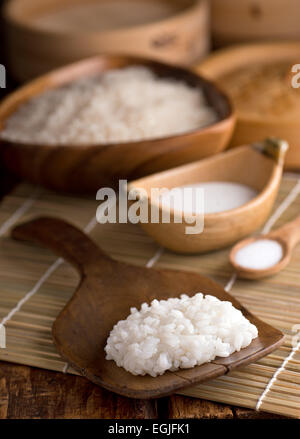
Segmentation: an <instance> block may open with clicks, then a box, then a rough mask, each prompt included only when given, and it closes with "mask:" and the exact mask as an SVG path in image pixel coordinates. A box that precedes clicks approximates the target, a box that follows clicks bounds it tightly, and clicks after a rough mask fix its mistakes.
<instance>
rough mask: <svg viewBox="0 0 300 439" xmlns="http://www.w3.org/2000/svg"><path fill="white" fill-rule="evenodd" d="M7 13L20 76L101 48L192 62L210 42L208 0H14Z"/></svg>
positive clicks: (25, 78)
mask: <svg viewBox="0 0 300 439" xmlns="http://www.w3.org/2000/svg"><path fill="white" fill-rule="evenodd" d="M93 9H94V10H93ZM62 14H63V15H64V18H62ZM3 15H4V19H5V22H6V31H7V32H6V33H7V35H6V37H7V38H6V39H5V41H6V43H7V54H8V56H9V62H10V69H11V71H12V74H13V75H14V77H15V78H16V79H17V80H19V81H28V80H29V79H33V78H35V77H37V76H38V75H42V74H45V73H47V72H49V71H50V70H53V69H56V68H58V67H62V66H64V65H66V64H69V63H73V62H75V61H79V60H81V59H84V58H88V57H91V56H95V55H99V54H102V53H106V54H116V53H117V54H118V53H124V54H127V55H134V56H145V57H150V58H153V59H157V60H160V61H165V62H170V63H173V64H179V65H186V66H189V65H192V64H194V63H195V62H198V61H199V60H200V59H201V58H202V57H203V56H205V55H206V54H207V53H208V50H209V46H210V33H209V5H208V1H207V0H172V1H169V0H155V1H149V0H89V1H88V2H87V1H86V0H43V2H41V1H40V0H10V1H9V2H6V4H5V7H4V11H3ZM87 15H88V16H87Z"/></svg>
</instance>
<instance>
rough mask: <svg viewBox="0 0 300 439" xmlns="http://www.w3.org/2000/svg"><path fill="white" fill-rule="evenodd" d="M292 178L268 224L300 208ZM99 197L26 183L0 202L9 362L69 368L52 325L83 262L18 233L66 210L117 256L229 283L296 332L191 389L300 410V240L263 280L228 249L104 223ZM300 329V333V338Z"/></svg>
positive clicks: (1, 314)
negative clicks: (171, 248) (191, 252)
mask: <svg viewBox="0 0 300 439" xmlns="http://www.w3.org/2000/svg"><path fill="white" fill-rule="evenodd" d="M298 178H300V177H297V176H286V177H285V178H284V180H283V181H282V184H281V188H280V192H279V195H278V198H277V202H276V206H275V208H274V210H273V215H272V217H271V220H270V221H269V222H268V224H267V225H266V230H268V229H271V228H273V227H276V228H277V227H279V226H281V225H282V224H284V223H285V222H287V221H290V220H292V219H293V218H295V217H296V216H297V215H298V214H299V213H300V180H298ZM96 208H97V202H96V201H95V199H87V198H78V197H76V198H75V197H71V196H64V195H58V194H55V193H53V192H50V191H47V190H44V189H39V188H37V189H36V188H34V187H32V186H30V185H25V184H22V185H20V186H18V187H17V188H16V189H15V190H14V191H13V192H12V193H11V194H10V195H8V196H7V197H6V198H5V199H4V200H3V202H2V204H0V239H1V245H0V323H2V324H3V325H5V327H6V332H7V347H6V349H0V360H5V361H10V362H15V363H20V364H25V365H29V366H35V367H40V368H45V369H50V370H55V371H61V372H64V373H76V372H75V371H73V370H72V369H71V368H69V367H68V365H67V364H66V363H64V362H63V361H62V360H61V359H60V356H59V354H58V353H57V352H56V349H55V346H54V344H53V342H52V339H51V326H52V323H53V321H54V320H55V318H56V316H57V315H58V313H59V312H60V310H61V309H62V308H63V306H64V305H65V304H66V303H67V302H68V300H69V299H70V298H71V296H72V294H73V292H74V289H75V287H76V285H77V283H78V280H79V278H78V275H77V273H76V272H75V271H74V269H73V268H72V267H71V266H70V265H69V264H67V263H65V262H64V261H63V260H62V259H59V258H57V257H56V256H55V255H53V253H51V252H50V251H48V250H47V249H43V248H39V247H36V246H31V245H29V244H23V243H19V242H15V241H13V240H12V239H11V238H10V236H9V234H10V229H11V227H13V226H14V225H16V224H17V223H20V222H22V221H24V220H29V219H31V218H33V217H36V216H40V215H43V216H45V215H50V216H57V217H62V218H65V219H66V220H69V221H71V222H73V223H74V224H75V225H77V226H79V227H81V228H82V229H85V231H86V232H88V233H89V234H90V236H91V237H92V238H93V239H94V240H95V241H96V242H98V244H99V245H100V246H101V247H102V248H103V249H104V250H105V251H106V252H107V253H109V254H110V255H111V256H113V257H114V258H116V259H118V260H122V261H127V262H131V263H133V264H138V265H146V266H148V267H151V266H157V267H165V268H173V269H184V270H191V271H195V272H199V273H201V274H204V275H207V276H209V277H211V278H213V279H214V280H216V281H217V282H219V283H221V284H222V285H224V286H225V287H226V289H227V290H228V291H230V292H231V294H233V295H234V296H235V297H236V298H237V299H239V300H240V301H241V302H242V303H243V305H245V306H246V307H248V308H249V310H251V311H252V312H253V313H255V314H256V315H257V316H258V317H260V318H261V319H263V320H264V321H266V322H267V323H269V324H271V325H273V326H275V327H277V328H278V329H280V330H281V331H282V332H284V333H285V334H286V338H285V342H284V344H283V345H282V347H281V348H280V349H278V350H277V351H275V352H273V353H272V354H271V355H268V356H267V357H265V358H263V359H261V360H260V361H258V362H257V363H255V364H251V365H249V366H247V367H243V368H239V369H237V370H235V371H233V372H231V373H229V374H228V375H225V376H223V377H221V378H218V379H215V380H211V381H209V382H207V383H204V384H200V385H197V386H193V387H191V388H188V389H184V391H182V392H181V393H182V394H184V395H189V396H193V397H197V398H203V399H208V400H212V401H216V402H222V403H227V404H231V405H237V406H244V407H248V408H253V409H257V410H262V411H267V412H272V413H277V414H281V415H287V416H293V417H296V418H300V350H299V347H300V335H299V334H300V270H299V267H300V245H299V246H298V247H297V248H296V250H295V252H294V255H293V259H292V261H291V264H290V265H289V266H288V268H287V269H285V270H284V271H283V272H281V273H280V274H278V275H276V276H275V277H272V278H270V279H266V280H264V281H260V282H249V281H242V280H236V279H235V276H234V274H233V273H232V270H231V268H230V266H229V264H228V250H225V251H219V252H217V253H211V254H207V255H202V256H182V255H176V254H173V253H171V252H168V251H166V250H162V249H160V248H158V247H157V245H156V244H155V243H154V242H153V241H152V240H151V238H149V237H148V236H146V235H145V234H144V233H143V231H142V230H141V229H140V228H139V227H138V226H134V225H131V224H112V225H111V224H107V225H100V224H97V223H96V221H95V212H96ZM297 325H299V326H297ZM297 333H298V338H297Z"/></svg>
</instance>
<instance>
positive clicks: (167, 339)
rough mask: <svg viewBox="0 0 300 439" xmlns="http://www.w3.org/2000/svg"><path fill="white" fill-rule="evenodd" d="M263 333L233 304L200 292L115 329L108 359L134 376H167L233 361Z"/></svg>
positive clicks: (133, 316) (144, 310) (149, 309)
mask: <svg viewBox="0 0 300 439" xmlns="http://www.w3.org/2000/svg"><path fill="white" fill-rule="evenodd" d="M257 335H258V331H257V328H256V326H254V325H253V324H251V323H250V322H249V321H248V320H247V319H246V318H245V317H244V316H243V314H242V312H241V311H239V310H238V309H236V308H234V306H233V305H232V303H231V302H225V301H221V300H219V299H217V298H216V297H213V296H209V295H208V296H204V295H203V294H202V293H198V294H196V295H195V296H193V297H188V296H187V295H182V296H181V297H180V299H178V298H174V299H168V300H161V301H158V300H153V301H152V302H151V305H148V304H146V303H144V304H143V305H142V306H141V309H140V311H138V310H137V309H136V308H131V313H130V315H129V316H128V317H127V319H126V320H121V321H120V322H118V323H117V324H116V325H115V326H114V328H113V330H112V331H111V333H110V335H109V337H108V339H107V345H106V347H105V352H106V354H107V355H106V359H107V360H114V361H115V362H116V363H117V365H118V366H119V367H123V368H124V369H126V370H127V371H128V372H131V373H132V374H133V375H146V374H149V375H151V376H153V377H155V376H157V375H162V374H163V373H165V372H166V371H167V370H170V371H175V370H178V369H180V368H183V369H187V368H192V367H194V366H197V365H201V364H203V363H207V362H210V361H213V360H214V359H215V358H216V357H228V356H229V355H231V354H232V353H233V352H236V351H240V350H241V349H243V348H245V347H246V346H248V345H249V344H250V343H251V342H252V340H253V339H255V338H256V337H257Z"/></svg>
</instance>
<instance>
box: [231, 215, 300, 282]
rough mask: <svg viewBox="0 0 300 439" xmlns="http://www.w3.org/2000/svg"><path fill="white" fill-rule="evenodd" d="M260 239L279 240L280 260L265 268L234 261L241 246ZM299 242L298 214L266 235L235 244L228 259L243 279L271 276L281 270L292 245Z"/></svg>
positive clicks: (289, 255) (288, 256)
mask: <svg viewBox="0 0 300 439" xmlns="http://www.w3.org/2000/svg"><path fill="white" fill-rule="evenodd" d="M261 239H269V240H274V241H277V242H279V244H280V245H281V246H282V252H283V256H282V258H281V260H280V261H279V262H278V263H277V264H275V265H273V266H272V267H269V268H265V269H262V270H257V269H251V268H246V267H243V266H241V265H239V264H238V263H237V262H236V254H237V252H238V251H239V250H241V249H242V248H243V247H245V246H247V245H249V244H252V243H253V242H256V241H259V240H261ZM299 242H300V216H298V217H297V218H296V219H295V220H294V221H291V222H289V223H287V224H285V225H284V226H283V227H281V228H280V229H277V230H274V231H273V232H271V233H268V234H267V235H259V236H256V237H254V238H248V239H245V240H243V241H241V242H239V243H238V244H236V245H235V246H234V247H233V248H232V250H231V252H230V255H229V260H230V263H231V265H232V266H233V267H234V269H235V270H236V272H237V274H238V276H239V277H241V278H244V279H253V280H254V279H262V278H264V277H268V276H272V275H274V274H276V273H278V272H279V271H281V270H283V269H284V268H285V267H286V266H287V265H288V264H289V262H290V260H291V257H292V252H293V249H294V247H295V246H296V245H297V244H298V243H299Z"/></svg>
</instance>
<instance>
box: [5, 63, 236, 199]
mask: <svg viewBox="0 0 300 439" xmlns="http://www.w3.org/2000/svg"><path fill="white" fill-rule="evenodd" d="M129 65H143V66H147V67H148V68H150V69H151V70H152V71H153V72H155V74H157V75H158V76H161V77H168V78H170V77H171V78H175V79H179V80H182V81H186V82H187V83H189V84H190V85H192V86H195V87H199V88H201V89H202V90H203V92H204V94H205V96H206V98H207V101H208V102H209V104H210V105H212V106H213V107H214V108H215V110H216V112H217V113H218V115H219V121H217V122H216V123H215V124H213V125H211V126H208V127H207V128H204V129H199V130H195V131H191V132H188V133H186V134H180V135H176V136H170V137H164V138H159V139H153V140H146V141H139V142H136V141H135V142H128V143H120V144H106V145H104V144H102V145H73V146H72V145H67V146H61V145H57V146H55V145H32V144H21V143H14V142H9V141H1V142H0V155H1V156H2V160H3V162H4V164H5V165H6V166H7V167H8V168H9V169H10V170H11V171H12V172H14V173H15V174H16V175H18V176H19V177H21V178H23V179H26V180H28V181H30V182H32V183H37V184H41V185H44V186H46V187H48V188H51V189H55V190H62V191H71V192H95V191H96V190H98V189H99V188H100V187H101V186H117V185H118V180H119V179H121V178H124V179H128V180H130V179H132V178H137V177H140V176H144V175H147V174H150V173H153V172H157V171H161V170H164V169H168V168H171V167H174V166H178V165H181V164H184V163H188V162H191V161H194V160H198V159H200V158H203V157H207V156H210V155H213V154H216V153H218V152H220V151H222V150H223V149H224V148H225V147H226V145H227V143H228V141H229V139H230V137H231V135H232V131H233V128H234V122H235V116H234V114H233V111H232V108H231V105H230V103H229V101H228V99H227V97H226V96H225V95H224V94H223V93H222V92H220V91H219V90H218V89H217V88H216V87H215V86H214V85H213V84H212V83H211V82H209V81H207V80H205V79H203V78H202V77H200V76H199V75H197V74H195V73H192V72H190V71H188V70H186V69H183V68H179V67H175V66H174V67H173V66H169V65H166V64H162V63H158V62H154V61H149V60H145V59H140V58H129V57H121V56H119V57H117V56H112V55H111V56H98V57H95V58H91V59H88V60H85V61H82V62H78V63H75V64H73V65H70V66H68V67H65V68H62V69H59V70H57V71H54V72H52V73H50V74H47V75H45V76H43V77H41V78H39V79H37V80H34V81H33V82H31V83H29V84H28V85H26V86H24V87H22V88H20V89H19V90H17V91H16V92H14V93H13V94H11V95H10V96H9V97H8V98H7V99H5V100H4V101H3V102H2V103H1V104H0V130H1V129H3V126H4V125H5V120H6V119H7V118H8V117H9V116H10V115H11V114H12V113H13V112H15V111H16V109H17V108H18V107H19V106H20V105H21V104H22V103H24V102H26V101H28V100H29V99H30V98H32V97H33V96H36V95H39V94H40V93H42V92H44V91H46V90H49V89H52V88H55V87H59V86H61V85H63V84H66V83H68V82H70V81H72V80H75V79H78V78H82V77H87V76H89V75H93V74H97V73H99V72H104V71H107V70H109V69H113V68H122V67H126V66H129Z"/></svg>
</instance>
